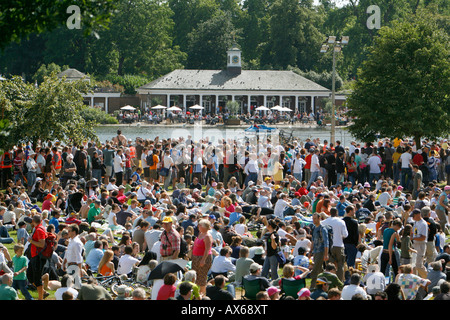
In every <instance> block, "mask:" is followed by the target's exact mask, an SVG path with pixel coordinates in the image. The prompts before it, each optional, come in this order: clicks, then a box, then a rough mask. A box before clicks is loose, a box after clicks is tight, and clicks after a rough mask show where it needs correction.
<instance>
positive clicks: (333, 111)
mask: <svg viewBox="0 0 450 320" xmlns="http://www.w3.org/2000/svg"><path fill="white" fill-rule="evenodd" d="M331 101H332V107H331V139H330V140H331V143H332V144H333V145H335V144H336V116H335V114H336V50H335V48H333V75H332V85H331Z"/></svg>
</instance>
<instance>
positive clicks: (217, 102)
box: [214, 94, 219, 114]
mask: <svg viewBox="0 0 450 320" xmlns="http://www.w3.org/2000/svg"><path fill="white" fill-rule="evenodd" d="M217 110H219V95H218V94H216V108H215V109H214V114H217Z"/></svg>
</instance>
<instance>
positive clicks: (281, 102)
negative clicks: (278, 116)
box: [280, 96, 283, 107]
mask: <svg viewBox="0 0 450 320" xmlns="http://www.w3.org/2000/svg"><path fill="white" fill-rule="evenodd" d="M282 106H283V96H280V107H282Z"/></svg>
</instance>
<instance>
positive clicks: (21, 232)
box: [17, 228, 29, 245]
mask: <svg viewBox="0 0 450 320" xmlns="http://www.w3.org/2000/svg"><path fill="white" fill-rule="evenodd" d="M28 237H29V234H28V232H27V229H26V228H19V229H17V242H20V241H21V239H24V240H23V245H25V244H26V243H27V242H28Z"/></svg>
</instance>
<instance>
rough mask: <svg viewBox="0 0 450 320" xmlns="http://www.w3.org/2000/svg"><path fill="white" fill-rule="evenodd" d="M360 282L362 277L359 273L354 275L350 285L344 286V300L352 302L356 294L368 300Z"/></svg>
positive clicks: (342, 295)
mask: <svg viewBox="0 0 450 320" xmlns="http://www.w3.org/2000/svg"><path fill="white" fill-rule="evenodd" d="M360 281H361V276H360V275H359V274H358V273H354V274H352V276H351V277H350V284H349V285H346V286H344V288H343V289H342V294H341V298H342V300H352V297H353V296H354V295H355V294H360V295H362V296H363V298H364V300H367V292H366V291H365V290H364V289H363V288H362V287H361V286H360V285H359V283H360Z"/></svg>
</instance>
